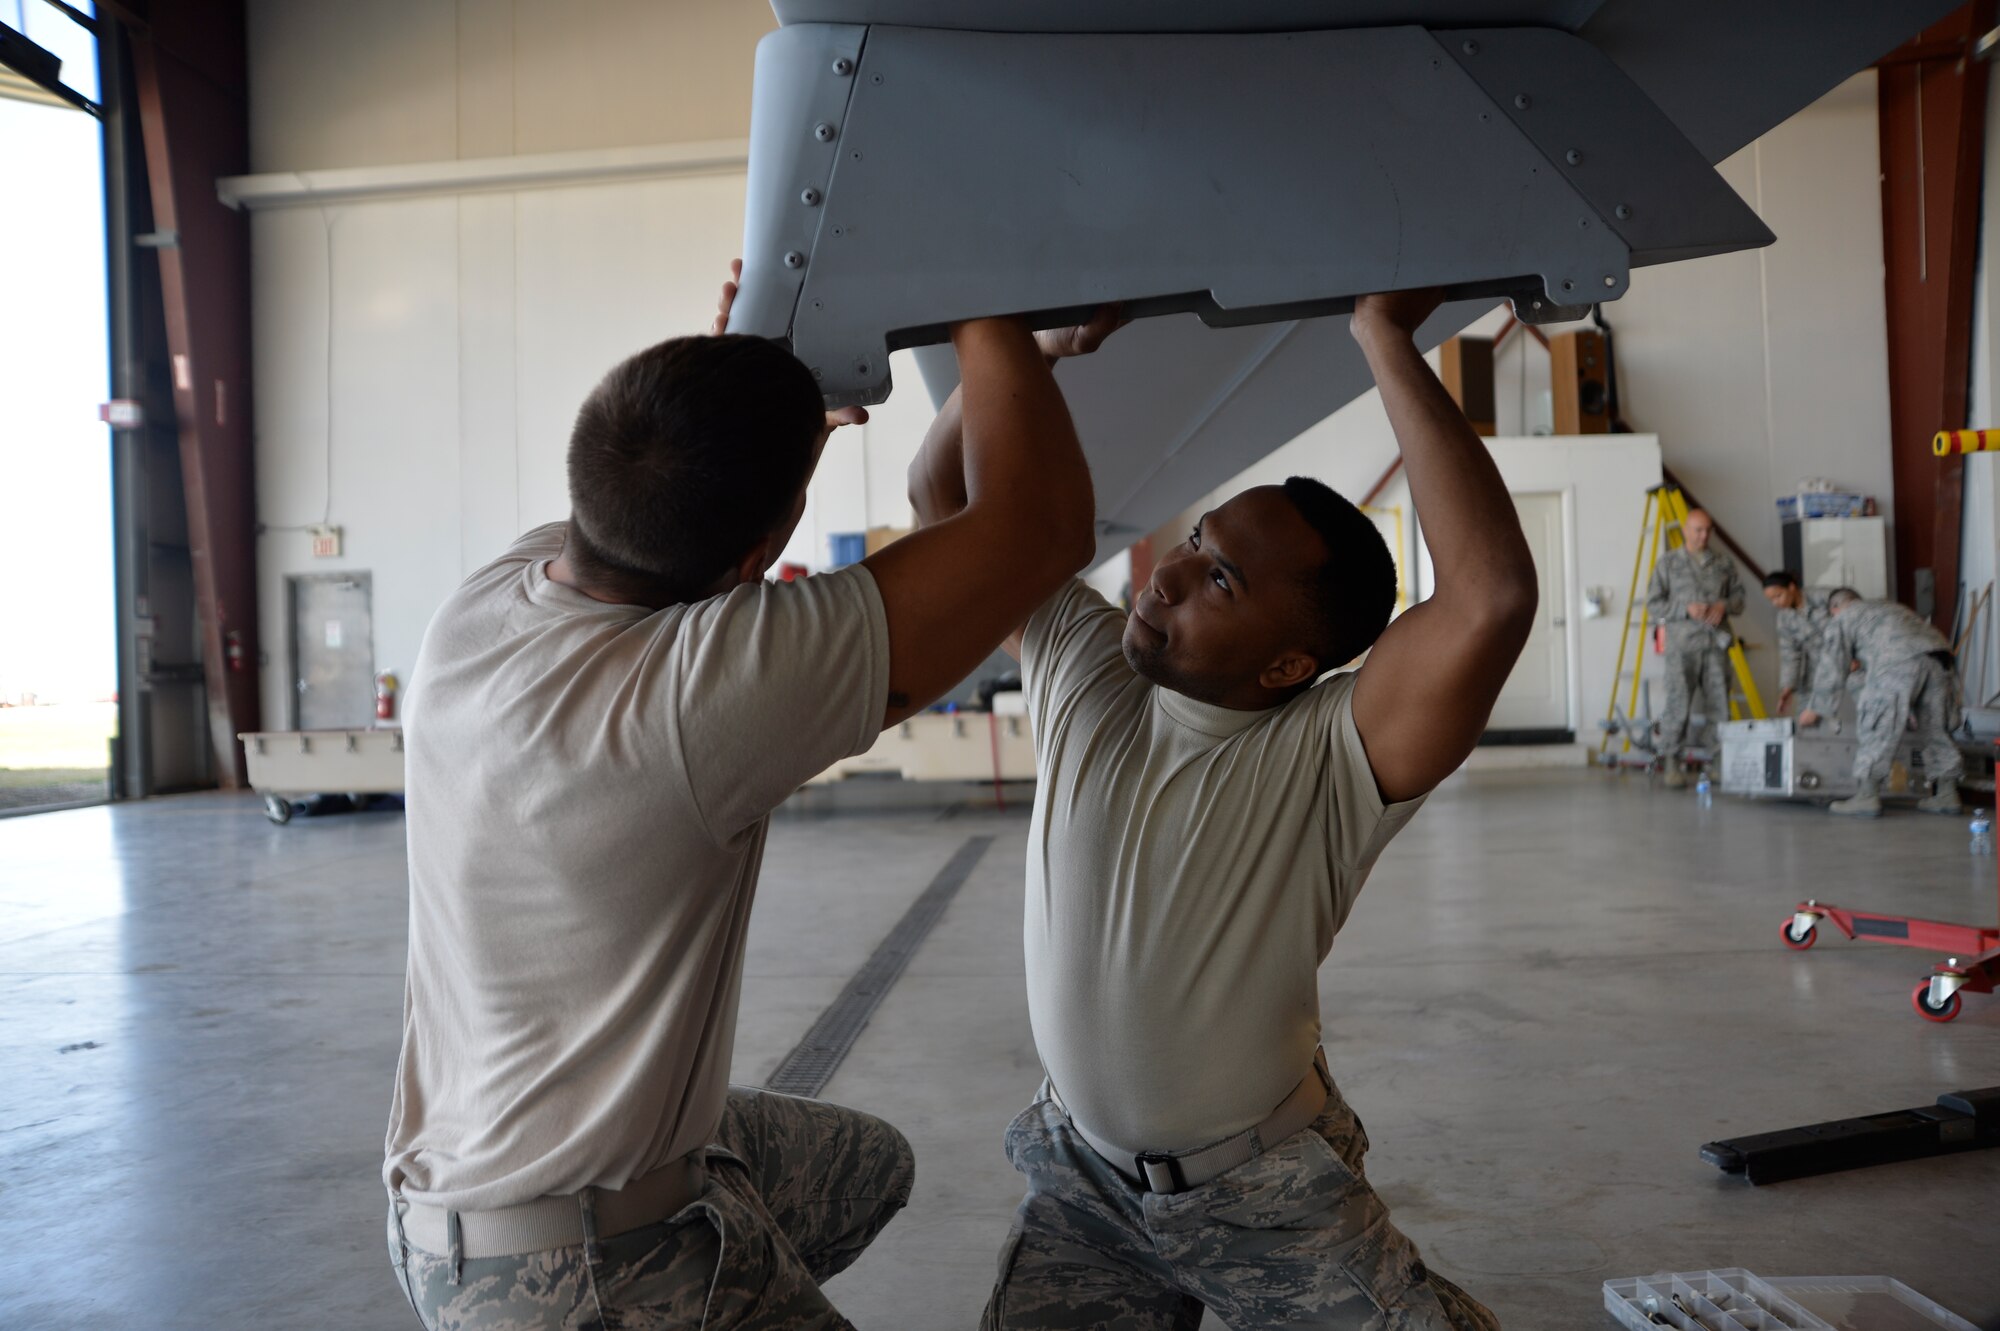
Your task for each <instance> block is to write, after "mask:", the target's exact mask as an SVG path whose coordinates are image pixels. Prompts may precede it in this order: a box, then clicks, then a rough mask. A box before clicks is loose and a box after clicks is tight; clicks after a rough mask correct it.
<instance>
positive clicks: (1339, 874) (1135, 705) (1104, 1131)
mask: <svg viewBox="0 0 2000 1331" xmlns="http://www.w3.org/2000/svg"><path fill="white" fill-rule="evenodd" d="M1124 627H1125V616H1124V614H1122V613H1121V612H1119V611H1118V610H1115V609H1113V608H1112V607H1111V606H1109V605H1107V604H1106V603H1105V601H1104V599H1103V598H1102V597H1100V596H1099V595H1098V594H1097V593H1096V592H1094V591H1092V590H1091V589H1090V588H1089V587H1087V586H1086V585H1084V584H1083V583H1081V582H1074V583H1071V584H1070V586H1069V587H1068V588H1067V589H1065V590H1064V591H1062V592H1059V593H1058V594H1057V595H1056V596H1055V597H1054V598H1053V599H1052V600H1050V601H1049V602H1048V603H1047V604H1045V605H1044V606H1042V608H1041V609H1039V610H1037V611H1036V612H1035V614H1034V616H1033V618H1031V619H1030V620H1029V621H1028V624H1027V628H1026V631H1025V633H1024V634H1023V636H1022V650H1021V671H1022V680H1023V682H1024V686H1025V691H1026V693H1027V700H1028V710H1029V713H1030V715H1031V717H1032V719H1033V724H1034V734H1035V765H1036V774H1037V778H1038V781H1039V785H1038V786H1037V789H1036V792H1035V814H1034V823H1033V826H1032V828H1031V829H1030V832H1029V839H1028V898H1027V918H1026V924H1025V929H1024V936H1025V942H1026V950H1027V970H1028V1015H1029V1019H1030V1020H1031V1021H1032V1023H1033V1025H1034V1031H1035V1045H1036V1047H1037V1049H1038V1050H1039V1051H1040V1053H1041V1056H1042V1063H1043V1066H1044V1067H1046V1068H1047V1069H1048V1073H1049V1077H1050V1079H1051V1080H1052V1081H1053V1082H1054V1083H1055V1086H1056V1089H1057V1090H1058V1091H1059V1092H1060V1093H1061V1095H1062V1097H1063V1100H1064V1102H1065V1104H1066V1105H1067V1107H1068V1108H1069V1110H1070V1112H1071V1113H1072V1114H1074V1115H1075V1117H1076V1119H1077V1121H1078V1122H1079V1123H1081V1124H1082V1125H1083V1127H1084V1128H1085V1129H1086V1130H1087V1131H1089V1132H1090V1133H1091V1135H1092V1136H1094V1137H1097V1138H1099V1139H1102V1140H1104V1141H1106V1142H1108V1143H1110V1144H1111V1145H1114V1146H1117V1147H1119V1148H1121V1149H1122V1150H1125V1151H1127V1152H1129V1153H1130V1154H1134V1155H1137V1154H1139V1153H1141V1152H1146V1151H1183V1150H1190V1149H1193V1148H1195V1147H1199V1146H1206V1145H1208V1144H1209V1143H1210V1142H1214V1141H1217V1140H1220V1139H1221V1138H1223V1137H1227V1136H1231V1135H1233V1134H1235V1133H1238V1132H1241V1131H1243V1130H1244V1129H1246V1128H1250V1127H1254V1126H1255V1125H1256V1124H1257V1123H1258V1122H1260V1121H1261V1120H1262V1119H1263V1118H1264V1117H1265V1116H1266V1115H1267V1114H1269V1113H1270V1112H1271V1110H1272V1109H1273V1108H1274V1107H1276V1105H1277V1104H1278V1102H1279V1101H1280V1100H1282V1099H1284V1097H1285V1095H1286V1094H1287V1093H1288V1092H1289V1091H1290V1090H1291V1089H1292V1087H1293V1086H1295V1085H1296V1084H1297V1083H1298V1081H1299V1079H1300V1078H1301V1077H1302V1076H1304V1075H1305V1074H1306V1073H1307V1071H1308V1070H1309V1068H1310V1067H1311V1061H1312V1053H1313V1049H1314V1047H1315V1046H1316V1045H1317V1044H1318V1042H1319V982H1318V969H1319V963H1320V962H1321V961H1323V960H1325V959H1326V955H1327V952H1328V950H1329V949H1330V948H1331V947H1332V946H1333V936H1334V934H1335V933H1337V932H1338V931H1339V929H1340V926H1341V925H1342V924H1343V923H1345V921H1346V919H1347V912H1348V910H1349V908H1350V907H1352V906H1353V904H1354V898H1355V896H1356V895H1357V894H1358V893H1359V892H1360V890H1361V884H1362V883H1363V881H1364V880H1366V878H1367V877H1368V871H1369V869H1370V868H1372V867H1373V866H1374V863H1375V859H1376V857H1377V856H1379V855H1380V854H1381V853H1382V848H1383V847H1384V846H1385V845H1387V844H1388V842H1389V838H1391V837H1392V836H1394V835H1395V834H1396V833H1397V831H1399V830H1400V829H1401V828H1402V826H1403V825H1404V824H1405V823H1406V822H1408V821H1409V819H1410V815H1411V814H1413V813H1415V812H1416V810H1417V807H1418V805H1420V804H1421V803H1422V800H1421V799H1417V800H1410V801H1407V802H1405V803H1402V804H1397V805H1393V806H1390V807H1388V808H1384V807H1383V804H1382V797H1381V794H1380V793H1379V791H1378V790H1377V789H1376V786H1375V777H1374V775H1373V773H1372V772H1370V770H1369V767H1368V756H1367V754H1366V753H1364V752H1363V750H1362V747H1361V737H1360V735H1359V734H1358V733H1357V732H1356V730H1355V728H1354V717H1353V707H1352V703H1351V699H1352V695H1353V691H1354V676H1353V675H1352V674H1344V675H1335V676H1333V677H1331V678H1329V679H1326V680H1323V681H1321V682H1320V683H1319V684H1317V685H1316V686H1314V687H1313V688H1311V689H1308V690H1307V691H1306V692H1305V693H1304V694H1301V695H1300V696H1299V697H1297V698H1294V699H1293V700H1292V701H1290V702H1288V703H1286V704H1285V705H1284V706H1283V707H1277V708H1272V709H1270V710H1268V711H1260V712H1244V711H1234V710H1231V709H1229V708H1224V707H1216V706H1212V705H1209V704H1206V703H1200V702H1196V701H1194V700H1193V699H1191V698H1188V697H1185V696H1183V695H1181V694H1178V693H1175V692H1172V691H1171V690H1168V689H1163V688H1159V687H1157V686H1155V685H1153V684H1151V683H1149V682H1148V681H1147V680H1145V679H1144V678H1142V677H1140V676H1139V675H1137V674H1135V673H1133V671H1132V669H1131V667H1130V666H1128V665H1127V664H1126V663H1125V657H1124V653H1123V651H1122V650H1121V647H1120V640H1121V637H1122V635H1123V633H1124Z"/></svg>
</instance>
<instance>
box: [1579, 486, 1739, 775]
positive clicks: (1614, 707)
mask: <svg viewBox="0 0 2000 1331" xmlns="http://www.w3.org/2000/svg"><path fill="white" fill-rule="evenodd" d="M1687 515H1688V506H1687V498H1686V496H1684V495H1682V494H1681V492H1680V487H1679V486H1675V485H1656V486H1654V487H1653V488H1652V489H1650V490H1648V491H1646V507H1645V509H1644V511H1643V512H1641V514H1640V516H1639V548H1638V550H1637V551H1635V552H1634V554H1633V556H1632V588H1631V590H1630V591H1629V592H1628V593H1627V594H1626V597H1625V631H1624V632H1623V633H1622V634H1620V635H1619V638H1618V669H1617V670H1616V671H1614V672H1613V673H1612V676H1611V703H1610V705H1609V706H1608V707H1606V708H1605V710H1604V720H1605V723H1606V728H1605V731H1604V742H1603V743H1602V744H1600V745H1599V746H1598V750H1597V751H1598V752H1599V753H1600V754H1601V753H1603V752H1604V751H1605V750H1607V749H1609V748H1610V747H1611V736H1612V734H1613V733H1614V727H1615V729H1616V733H1619V734H1622V735H1624V737H1625V745H1624V748H1622V749H1621V750H1620V752H1621V753H1630V752H1631V751H1632V727H1631V725H1630V724H1629V721H1630V718H1631V717H1632V716H1633V715H1634V714H1635V713H1637V712H1638V710H1639V679H1640V676H1641V675H1643V674H1644V673H1645V670H1644V666H1645V662H1646V647H1645V643H1646V603H1645V601H1644V600H1642V599H1641V598H1640V596H1639V589H1640V588H1641V587H1642V586H1648V585H1650V584H1651V583H1652V580H1653V566H1654V565H1655V564H1657V563H1658V562H1659V560H1660V551H1661V550H1663V549H1664V550H1678V549H1680V546H1681V524H1682V523H1683V522H1685V521H1687ZM1635 616H1636V620H1635ZM1723 624H1724V627H1729V622H1728V621H1727V620H1724V621H1723ZM1635 629H1636V631H1637V633H1638V637H1639V652H1638V655H1637V656H1636V657H1635V658H1634V659H1633V662H1632V694H1631V701H1629V702H1628V703H1627V704H1626V706H1625V715H1626V718H1627V721H1628V723H1627V724H1626V725H1624V726H1618V725H1617V721H1618V686H1619V684H1620V683H1621V682H1622V681H1623V680H1624V678H1625V657H1626V654H1627V652H1628V651H1630V649H1631V646H1632V636H1633V632H1634V630H1635ZM1729 664H1730V665H1731V666H1732V667H1733V668H1734V669H1735V671H1736V683H1737V685H1738V686H1739V687H1740V688H1741V690H1742V705H1739V703H1738V701H1737V695H1736V694H1735V693H1731V694H1730V695H1729V719H1730V720H1732V721H1738V720H1741V719H1742V717H1743V707H1744V706H1747V707H1748V708H1749V711H1750V715H1751V716H1752V717H1754V718H1755V719H1757V720H1759V721H1761V720H1763V719H1764V718H1765V716H1766V715H1768V714H1767V713H1766V712H1765V711H1764V699H1763V696H1762V695H1760V694H1759V693H1758V692H1757V681H1756V680H1754V679H1752V678H1751V677H1750V662H1749V660H1748V658H1746V657H1745V656H1744V655H1743V643H1742V640H1741V639H1739V638H1738V637H1737V636H1736V632H1735V629H1734V628H1730V633H1729Z"/></svg>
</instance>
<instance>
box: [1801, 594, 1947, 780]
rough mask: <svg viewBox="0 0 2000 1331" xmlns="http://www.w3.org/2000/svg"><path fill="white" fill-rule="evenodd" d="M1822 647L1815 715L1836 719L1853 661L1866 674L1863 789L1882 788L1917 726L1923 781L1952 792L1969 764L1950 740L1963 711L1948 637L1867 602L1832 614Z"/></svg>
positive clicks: (1899, 609)
mask: <svg viewBox="0 0 2000 1331" xmlns="http://www.w3.org/2000/svg"><path fill="white" fill-rule="evenodd" d="M1820 643H1821V646H1822V657H1821V660H1820V663H1819V668H1818V672H1817V673H1816V675H1815V676H1814V679H1813V687H1814V693H1813V705H1812V710H1814V711H1815V712H1818V713H1819V714H1820V715H1821V716H1826V717H1831V716H1833V715H1834V709H1835V708H1837V707H1839V706H1840V695H1841V692H1842V690H1843V689H1844V688H1845V687H1846V686H1847V664H1848V661H1849V660H1850V659H1852V660H1857V661H1859V662H1861V665H1862V668H1863V669H1864V670H1866V671H1867V672H1868V679H1867V682H1866V683H1865V684H1863V685H1862V686H1861V694H1860V697H1859V698H1857V699H1856V700H1855V708H1854V710H1855V716H1856V730H1857V737H1858V738H1859V740H1860V745H1859V747H1858V748H1857V749H1856V750H1855V753H1854V779H1855V780H1856V781H1858V782H1860V783H1861V784H1862V785H1863V786H1864V787H1865V786H1871V785H1876V784H1879V783H1880V782H1881V780H1882V778H1883V777H1884V776H1886V775H1887V774H1888V770H1889V762H1890V759H1891V758H1892V757H1893V756H1894V754H1895V752H1896V746H1897V744H1899V743H1900V742H1901V741H1902V738H1903V730H1904V727H1905V726H1907V725H1910V723H1911V722H1912V721H1914V722H1915V724H1914V726H1913V727H1912V729H1913V730H1914V731H1915V739H1916V743H1917V746H1918V748H1919V749H1920V750H1921V751H1922V753H1923V759H1924V775H1925V777H1927V778H1928V779H1930V780H1931V781H1934V782H1936V783H1937V785H1938V789H1939V790H1941V791H1944V790H1950V789H1951V788H1952V787H1953V785H1954V784H1955V783H1956V782H1957V780H1958V778H1959V776H1960V775H1961V774H1962V773H1963V772H1964V771H1965V759H1964V758H1963V757H1962V756H1961V755H1960V754H1959V751H1958V745H1956V744H1954V743H1953V742H1952V738H1951V732H1952V731H1953V730H1955V729H1957V728H1958V725H1959V723H1960V722H1961V721H1962V720H1963V719H1964V708H1963V700H1962V699H1961V697H1960V695H1959V683H1958V673H1957V671H1955V670H1954V669H1953V668H1952V665H1951V659H1952V657H1951V644H1950V643H1949V642H1947V641H1945V637H1944V635H1943V634H1942V633H1939V632H1938V631H1937V630H1936V629H1935V628H1933V627H1932V626H1931V625H1930V623H1929V621H1927V620H1924V619H1921V618H1919V617H1918V616H1917V614H1916V612H1915V611H1913V610H1910V609H1908V608H1906V607H1904V606H1901V605H1897V604H1896V603H1895V602H1894V601H1861V602H1857V603H1856V604H1854V605H1850V606H1848V607H1847V608H1846V609H1844V610H1842V611H1841V612H1840V613H1839V614H1837V615H1835V616H1833V618H1832V619H1831V621H1830V622H1829V623H1828V624H1827V627H1826V629H1825V631H1824V632H1823V633H1822V634H1821V637H1820Z"/></svg>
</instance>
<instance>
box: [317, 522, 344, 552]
mask: <svg viewBox="0 0 2000 1331" xmlns="http://www.w3.org/2000/svg"><path fill="white" fill-rule="evenodd" d="M312 540H313V558H314V559H338V558H340V528H338V527H314V528H313V529H312Z"/></svg>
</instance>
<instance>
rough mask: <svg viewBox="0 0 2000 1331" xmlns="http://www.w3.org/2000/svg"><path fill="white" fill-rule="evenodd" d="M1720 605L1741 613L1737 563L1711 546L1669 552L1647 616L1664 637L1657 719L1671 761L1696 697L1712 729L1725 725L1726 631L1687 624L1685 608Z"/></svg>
mask: <svg viewBox="0 0 2000 1331" xmlns="http://www.w3.org/2000/svg"><path fill="white" fill-rule="evenodd" d="M1717 601H1720V602H1722V603H1724V604H1725V605H1726V606H1727V607H1728V611H1729V613H1730V614H1732V615H1740V614H1742V613H1743V580H1742V579H1741V578H1739V577H1738V576H1737V575H1736V561H1735V560H1733V559H1731V558H1730V557H1729V556H1728V555H1726V554H1724V553H1722V551H1720V550H1718V549H1716V548H1715V547H1714V546H1712V545H1711V546H1710V547H1709V548H1708V549H1706V550H1703V551H1702V552H1701V553H1700V554H1696V553H1695V552H1694V551H1692V550H1687V549H1679V550H1669V551H1667V552H1666V553H1665V554H1663V555H1661V556H1660V560H1659V562H1658V563H1657V564H1655V565H1653V580H1652V582H1651V583H1649V584H1648V585H1647V587H1646V614H1647V615H1648V616H1649V617H1650V618H1651V619H1652V621H1653V622H1654V623H1655V624H1659V625H1661V626H1662V627H1664V628H1665V629H1666V632H1667V656H1666V666H1667V708H1666V711H1665V712H1664V713H1663V714H1662V715H1661V718H1660V752H1661V753H1663V754H1666V755H1668V756H1669V757H1671V756H1672V755H1674V754H1677V753H1679V752H1680V749H1681V746H1682V745H1683V744H1686V743H1688V742H1689V740H1690V739H1691V737H1690V736H1689V735H1688V713H1689V711H1690V710H1691V708H1692V704H1693V697H1694V695H1695V694H1696V693H1697V692H1698V693H1699V694H1700V695H1701V699H1702V714H1703V715H1704V716H1706V717H1707V718H1708V723H1709V724H1710V725H1715V724H1717V723H1719V722H1723V721H1727V720H1728V719H1729V673H1728V671H1729V665H1728V660H1727V658H1726V657H1725V656H1724V655H1723V653H1724V652H1726V651H1727V650H1728V648H1729V641H1730V638H1729V630H1728V629H1726V628H1711V627H1709V626H1708V625H1707V624H1704V623H1702V622H1701V621H1700V620H1695V619H1689V618H1688V613H1687V608H1688V607H1689V606H1690V605H1694V604H1696V603H1701V604H1707V605H1712V604H1714V603H1715V602H1717Z"/></svg>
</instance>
